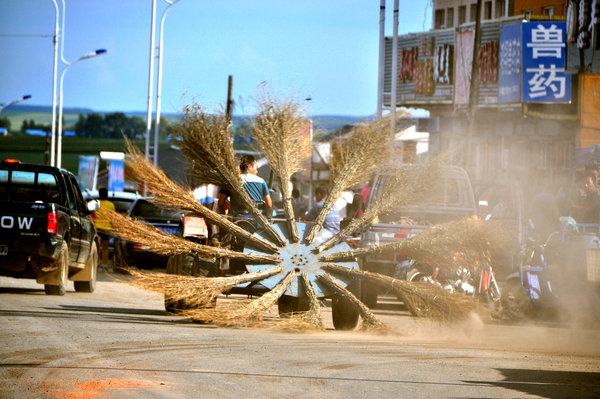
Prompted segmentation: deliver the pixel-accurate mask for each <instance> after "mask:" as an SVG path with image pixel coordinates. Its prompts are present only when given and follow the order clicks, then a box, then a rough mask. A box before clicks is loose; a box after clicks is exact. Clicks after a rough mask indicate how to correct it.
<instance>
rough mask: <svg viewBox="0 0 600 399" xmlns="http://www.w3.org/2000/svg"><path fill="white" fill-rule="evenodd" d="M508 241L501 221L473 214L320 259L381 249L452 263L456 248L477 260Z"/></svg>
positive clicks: (349, 256)
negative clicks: (412, 234)
mask: <svg viewBox="0 0 600 399" xmlns="http://www.w3.org/2000/svg"><path fill="white" fill-rule="evenodd" d="M508 245H509V239H508V235H507V234H506V230H505V229H504V228H503V227H502V224H501V223H498V222H496V221H484V220H482V219H479V218H478V217H476V216H472V217H467V218H464V219H461V220H456V221H452V222H448V223H444V224H439V225H434V226H432V227H430V228H428V229H427V230H425V231H423V232H422V233H420V234H418V235H416V236H414V237H411V238H407V239H405V240H402V241H398V242H392V243H387V244H381V245H374V246H371V247H366V248H358V249H354V250H351V251H344V252H338V253H334V254H330V255H325V256H322V257H321V259H320V260H321V261H323V262H345V261H351V260H354V258H356V257H363V256H369V255H376V254H383V253H402V254H403V255H405V256H407V257H409V258H411V259H415V260H417V261H422V262H430V261H431V262H433V263H435V264H436V265H438V266H439V267H444V266H448V265H450V264H452V262H453V257H454V254H455V253H456V252H462V253H465V254H469V255H471V254H473V255H472V257H471V259H473V260H477V259H478V257H479V256H481V255H482V254H485V253H488V252H489V251H490V250H491V249H494V250H498V249H500V250H501V249H503V248H506V247H507V246H508Z"/></svg>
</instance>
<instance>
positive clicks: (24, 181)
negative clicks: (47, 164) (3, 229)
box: [0, 170, 61, 202]
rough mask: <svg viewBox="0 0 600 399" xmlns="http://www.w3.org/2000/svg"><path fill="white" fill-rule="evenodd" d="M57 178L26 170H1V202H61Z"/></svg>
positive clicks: (49, 174) (48, 174)
mask: <svg viewBox="0 0 600 399" xmlns="http://www.w3.org/2000/svg"><path fill="white" fill-rule="evenodd" d="M60 198H61V197H60V191H59V189H58V184H57V182H56V176H54V175H53V174H51V173H44V172H35V171H26V170H0V200H1V201H19V202H35V201H42V202H60Z"/></svg>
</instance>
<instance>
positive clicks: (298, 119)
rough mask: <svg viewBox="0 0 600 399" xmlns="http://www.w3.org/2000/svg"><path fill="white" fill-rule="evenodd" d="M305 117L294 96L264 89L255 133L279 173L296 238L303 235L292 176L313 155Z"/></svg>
mask: <svg viewBox="0 0 600 399" xmlns="http://www.w3.org/2000/svg"><path fill="white" fill-rule="evenodd" d="M304 118H305V116H304V113H303V112H302V109H301V107H300V105H299V104H298V103H297V102H295V101H294V100H292V99H279V98H275V97H274V96H272V95H270V94H268V93H263V94H262V96H261V97H260V98H259V100H258V113H257V115H256V117H255V118H254V120H253V123H252V128H253V137H254V138H255V139H256V141H257V142H258V145H259V147H260V149H261V151H262V153H263V154H264V155H265V157H266V158H267V160H268V161H269V165H270V166H271V168H272V169H273V171H274V172H275V173H276V174H277V176H278V179H279V188H280V189H281V194H282V196H283V208H284V211H285V214H286V218H287V220H288V226H289V230H290V233H291V241H292V242H298V241H299V236H298V230H297V228H296V223H295V221H294V210H293V208H292V198H291V196H290V194H291V191H292V190H291V186H290V178H291V177H292V175H293V174H294V173H296V172H298V171H299V170H301V167H302V162H303V161H304V160H305V159H306V158H307V157H308V156H310V142H309V141H308V140H306V139H305V138H304V137H302V136H301V134H300V125H301V123H302V121H303V120H304Z"/></svg>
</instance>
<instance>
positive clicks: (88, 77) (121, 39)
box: [0, 0, 431, 116]
mask: <svg viewBox="0 0 600 399" xmlns="http://www.w3.org/2000/svg"><path fill="white" fill-rule="evenodd" d="M57 2H58V3H59V5H60V3H61V1H60V0H57ZM427 4H428V1H427V0H421V1H418V2H411V3H406V2H401V4H400V10H401V11H400V13H399V15H400V17H399V21H400V22H399V32H400V33H401V34H402V33H408V32H417V31H422V30H427V29H429V26H430V24H431V23H430V20H431V6H430V5H429V6H427ZM151 5H152V1H151V0H125V1H124V0H66V26H65V47H64V58H65V59H66V60H67V61H69V62H71V61H73V60H75V59H77V58H79V57H80V56H82V55H84V54H86V53H88V52H90V51H93V50H96V49H101V48H103V49H107V50H108V53H107V54H104V55H102V56H99V57H96V58H93V59H90V60H85V61H81V62H80V63H77V64H76V65H73V66H72V67H71V68H69V70H68V72H67V73H66V74H65V81H64V90H63V92H64V106H65V107H83V108H91V109H93V110H95V111H124V112H127V111H145V110H146V107H147V105H146V104H147V97H148V66H149V52H150V14H151ZM166 6H167V3H166V2H165V1H164V0H157V32H156V33H157V37H158V21H160V17H161V15H162V12H163V10H164V9H165V8H166ZM392 7H393V1H391V0H388V1H387V11H386V25H387V26H386V35H387V36H391V34H392ZM54 20H55V12H54V6H53V3H52V0H0V103H7V102H9V101H12V100H14V99H16V98H19V97H21V96H22V95H23V94H31V95H32V96H33V97H32V98H31V99H30V100H28V101H27V102H26V103H25V104H30V105H51V103H52V62H53V61H52V60H53V47H52V38H51V35H52V34H53V32H54ZM378 38H379V1H378V0H370V1H367V0H344V1H341V0H330V1H327V0H314V1H313V0H300V1H275V0H255V1H237V0H219V1H206V0H204V1H203V0H180V1H179V2H178V3H177V4H175V5H174V6H173V7H171V9H170V11H169V12H168V15H167V17H166V20H165V27H164V45H163V51H164V53H163V54H164V55H163V80H162V85H163V90H162V107H161V109H162V112H179V111H181V109H182V107H183V106H184V105H185V104H188V103H190V102H192V101H197V102H200V103H202V104H203V105H205V106H206V107H208V108H209V109H213V108H215V107H218V106H220V105H222V104H223V103H224V102H225V99H226V95H227V77H228V75H233V98H234V100H235V101H236V109H235V113H236V114H245V113H250V112H252V96H253V95H255V94H256V92H257V88H258V87H259V86H260V85H261V83H262V82H267V83H268V85H269V88H270V89H271V90H272V91H274V92H275V93H276V94H279V95H284V96H290V95H293V96H297V97H298V98H305V97H308V96H310V97H311V98H312V100H311V101H310V102H309V103H308V104H307V105H308V106H307V111H308V113H309V114H311V115H323V114H339V115H355V116H366V115H370V114H373V113H374V112H375V110H376V105H377V101H376V95H377V58H378ZM156 44H157V45H158V39H157V41H156ZM62 68H63V64H61V63H60V62H59V72H58V76H59V77H60V72H61V70H62ZM155 72H156V67H155ZM154 93H155V94H156V89H154Z"/></svg>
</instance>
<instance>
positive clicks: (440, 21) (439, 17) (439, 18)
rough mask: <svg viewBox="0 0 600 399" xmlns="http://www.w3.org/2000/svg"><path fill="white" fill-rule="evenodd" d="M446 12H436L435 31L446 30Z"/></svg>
mask: <svg viewBox="0 0 600 399" xmlns="http://www.w3.org/2000/svg"><path fill="white" fill-rule="evenodd" d="M445 11H446V10H435V24H434V25H433V28H434V29H442V28H445V24H444V23H445V22H446V21H444V19H445V17H446V14H445Z"/></svg>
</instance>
